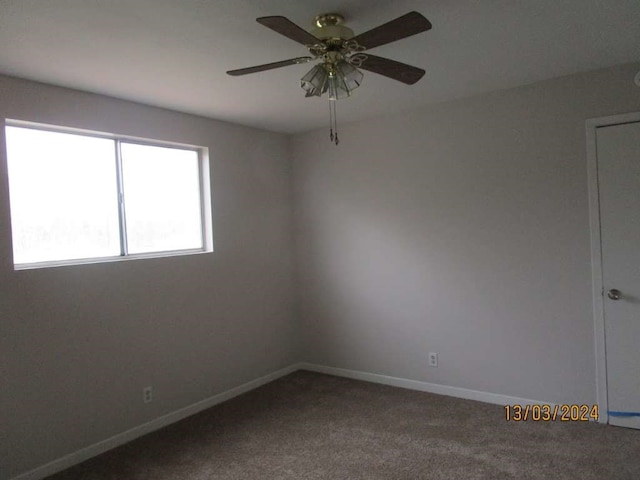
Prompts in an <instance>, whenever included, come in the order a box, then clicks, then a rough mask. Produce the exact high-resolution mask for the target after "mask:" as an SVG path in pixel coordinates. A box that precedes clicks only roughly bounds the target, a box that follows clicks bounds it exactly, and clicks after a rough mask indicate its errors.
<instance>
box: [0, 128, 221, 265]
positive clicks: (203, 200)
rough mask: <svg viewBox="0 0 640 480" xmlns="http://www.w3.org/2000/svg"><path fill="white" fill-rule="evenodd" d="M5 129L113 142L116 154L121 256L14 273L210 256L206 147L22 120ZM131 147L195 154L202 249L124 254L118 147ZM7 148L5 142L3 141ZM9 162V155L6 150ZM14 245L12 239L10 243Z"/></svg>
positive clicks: (211, 244) (120, 167) (3, 131)
mask: <svg viewBox="0 0 640 480" xmlns="http://www.w3.org/2000/svg"><path fill="white" fill-rule="evenodd" d="M4 123H5V125H4V126H5V128H6V127H19V128H28V129H32V130H42V131H48V132H55V133H67V134H73V135H82V136H88V137H93V138H103V139H109V140H113V141H114V146H115V153H114V160H115V162H116V170H117V172H116V181H117V191H118V197H119V198H117V199H114V201H117V202H118V219H119V222H118V224H119V235H120V255H117V256H115V255H114V256H109V257H90V258H78V259H71V260H52V261H42V262H30V263H15V262H14V270H30V269H35V268H47V267H60V266H68V265H84V264H92V263H105V262H120V261H128V260H138V259H145V258H163V257H174V256H181V255H194V254H202V253H211V252H213V225H212V208H211V185H210V180H209V179H210V167H209V149H208V148H207V147H202V146H196V145H190V144H185V143H177V142H169V141H165V140H154V139H148V138H141V137H133V136H128V135H119V134H113V133H105V132H96V131H92V130H84V129H79V128H73V127H62V126H57V125H49V124H43V123H34V122H29V121H24V120H15V119H5V122H4ZM5 128H3V129H2V135H5V132H6V130H5ZM122 142H126V143H133V144H138V145H148V146H153V147H163V148H177V149H181V150H192V151H195V152H196V153H197V154H198V174H199V187H200V216H201V219H200V222H201V229H202V247H201V248H193V249H183V250H168V251H159V252H149V253H134V254H131V253H129V252H127V251H126V250H127V249H126V243H127V242H126V218H125V205H124V201H123V196H122V195H123V182H122V157H121V148H120V146H121V143H122ZM5 145H6V139H5ZM5 155H6V158H7V162H8V161H9V159H8V151H7V150H5ZM12 242H13V239H12Z"/></svg>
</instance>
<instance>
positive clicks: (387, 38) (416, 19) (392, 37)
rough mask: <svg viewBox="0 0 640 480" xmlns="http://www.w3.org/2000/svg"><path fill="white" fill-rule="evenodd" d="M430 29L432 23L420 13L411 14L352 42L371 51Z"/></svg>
mask: <svg viewBox="0 0 640 480" xmlns="http://www.w3.org/2000/svg"><path fill="white" fill-rule="evenodd" d="M430 29H431V22H430V21H429V20H427V19H426V18H425V17H423V16H422V15H421V14H419V13H418V12H409V13H407V14H406V15H403V16H401V17H398V18H396V19H395V20H391V21H390V22H387V23H385V24H382V25H380V26H379V27H376V28H373V29H371V30H369V31H367V32H364V33H361V34H360V35H356V36H355V37H353V38H352V39H351V40H355V41H356V42H358V44H359V45H362V46H363V47H365V48H366V49H369V48H373V47H378V46H380V45H384V44H387V43H391V42H395V41H396V40H400V39H402V38H406V37H410V36H411V35H415V34H417V33H421V32H426V31H427V30H430Z"/></svg>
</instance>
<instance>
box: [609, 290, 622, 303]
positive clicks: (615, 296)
mask: <svg viewBox="0 0 640 480" xmlns="http://www.w3.org/2000/svg"><path fill="white" fill-rule="evenodd" d="M621 296H622V292H621V291H620V290H618V289H617V288H612V289H611V290H609V291H608V292H607V297H609V298H610V299H611V300H620V297H621Z"/></svg>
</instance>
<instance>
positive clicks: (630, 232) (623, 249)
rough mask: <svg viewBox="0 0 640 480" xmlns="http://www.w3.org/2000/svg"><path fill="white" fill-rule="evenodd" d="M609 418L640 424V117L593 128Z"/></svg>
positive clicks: (615, 422)
mask: <svg viewBox="0 0 640 480" xmlns="http://www.w3.org/2000/svg"><path fill="white" fill-rule="evenodd" d="M596 142H597V143H596V145H597V162H598V187H599V196H600V226H601V240H602V282H603V286H604V291H603V301H604V327H605V348H606V361H607V398H608V408H607V410H608V411H609V423H610V424H612V425H618V426H622V427H631V428H640V122H635V123H626V124H622V125H612V126H607V127H599V128H598V129H597V130H596Z"/></svg>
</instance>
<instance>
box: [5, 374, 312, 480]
mask: <svg viewBox="0 0 640 480" xmlns="http://www.w3.org/2000/svg"><path fill="white" fill-rule="evenodd" d="M299 369H300V367H299V365H297V364H294V365H290V366H288V367H286V368H283V369H281V370H278V371H277V372H273V373H270V374H268V375H265V376H263V377H260V378H256V379H255V380H252V381H250V382H247V383H244V384H242V385H240V386H238V387H235V388H232V389H231V390H227V391H225V392H222V393H219V394H218V395H214V396H213V397H209V398H207V399H204V400H201V401H199V402H196V403H194V404H192V405H189V406H187V407H184V408H181V409H180V410H176V411H175V412H171V413H169V414H167V415H164V416H162V417H159V418H156V419H155V420H152V421H150V422H147V423H144V424H142V425H139V426H137V427H134V428H132V429H130V430H127V431H125V432H122V433H119V434H117V435H114V436H113V437H111V438H107V439H106V440H102V441H101V442H98V443H94V444H93V445H89V446H88V447H85V448H82V449H80V450H78V451H76V452H73V453H70V454H68V455H65V456H64V457H61V458H58V459H56V460H54V461H52V462H49V463H47V464H45V465H42V466H41V467H38V468H35V469H33V470H30V471H28V472H26V473H22V474H20V475H18V476H17V477H13V479H11V480H41V479H42V478H45V477H48V476H49V475H53V474H54V473H58V472H60V471H62V470H64V469H66V468H69V467H71V466H73V465H76V464H78V463H80V462H84V461H85V460H88V459H90V458H91V457H95V456H96V455H100V454H101V453H104V452H106V451H108V450H111V449H113V448H116V447H119V446H120V445H124V444H125V443H128V442H130V441H132V440H134V439H136V438H138V437H141V436H143V435H146V434H147V433H151V432H153V431H155V430H158V429H160V428H162V427H166V426H167V425H171V424H172V423H175V422H177V421H179V420H182V419H183V418H186V417H189V416H191V415H194V414H196V413H198V412H201V411H203V410H206V409H207V408H211V407H213V406H214V405H217V404H218V403H222V402H224V401H226V400H229V399H231V398H233V397H237V396H238V395H240V394H242V393H246V392H248V391H250V390H253V389H255V388H258V387H260V386H262V385H264V384H266V383H269V382H272V381H274V380H277V379H278V378H280V377H283V376H285V375H288V374H290V373H292V372H295V371H296V370H299Z"/></svg>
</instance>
